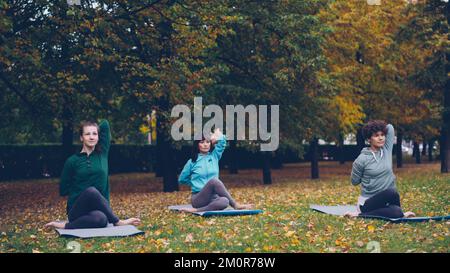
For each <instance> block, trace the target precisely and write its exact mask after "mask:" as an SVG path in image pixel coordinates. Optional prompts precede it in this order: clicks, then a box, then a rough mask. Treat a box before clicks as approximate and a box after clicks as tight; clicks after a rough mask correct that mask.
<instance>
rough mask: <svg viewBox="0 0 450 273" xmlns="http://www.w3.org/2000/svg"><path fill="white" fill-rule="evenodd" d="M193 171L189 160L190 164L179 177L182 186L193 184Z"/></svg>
mask: <svg viewBox="0 0 450 273" xmlns="http://www.w3.org/2000/svg"><path fill="white" fill-rule="evenodd" d="M191 170H192V163H191V160H190V159H189V160H188V162H186V164H185V165H184V167H183V170H182V171H181V173H180V176H179V177H178V183H180V184H186V185H190V184H191Z"/></svg>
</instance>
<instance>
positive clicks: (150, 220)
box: [0, 162, 450, 253]
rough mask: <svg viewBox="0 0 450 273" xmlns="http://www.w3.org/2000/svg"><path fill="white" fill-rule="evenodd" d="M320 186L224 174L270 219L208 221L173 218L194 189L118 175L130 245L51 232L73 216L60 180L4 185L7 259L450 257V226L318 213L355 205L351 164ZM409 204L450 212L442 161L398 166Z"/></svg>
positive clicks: (296, 175) (0, 209)
mask: <svg viewBox="0 0 450 273" xmlns="http://www.w3.org/2000/svg"><path fill="white" fill-rule="evenodd" d="M320 168H321V179H319V180H316V181H312V180H310V179H308V176H309V165H308V164H304V163H302V164H292V165H285V167H284V168H283V169H280V170H273V180H274V182H273V184H272V185H269V186H264V185H262V182H261V180H262V179H261V176H262V172H261V171H260V170H241V171H240V172H239V174H238V175H229V174H227V171H226V170H225V171H222V174H221V179H222V180H223V181H224V183H225V184H226V185H227V186H228V187H229V189H230V192H231V194H232V195H233V196H234V197H235V199H236V200H238V201H239V202H242V203H244V202H245V203H253V204H255V206H256V207H257V208H259V209H263V210H264V213H262V214H259V215H256V216H240V217H215V218H202V217H198V216H193V215H189V214H185V213H175V212H169V211H168V210H167V206H169V205H173V204H183V203H187V202H188V200H189V197H190V192H189V190H188V189H187V188H185V187H182V188H181V191H179V192H174V193H163V192H161V191H162V182H161V180H160V178H155V177H154V175H153V174H137V173H134V174H120V175H112V176H111V177H110V180H111V191H112V192H111V205H112V207H113V210H114V211H115V212H116V214H118V216H119V217H121V218H125V217H135V216H136V217H140V218H141V220H142V225H141V226H140V229H141V230H143V231H145V235H140V236H135V237H127V238H102V239H86V240H81V239H75V240H74V239H65V238H60V237H58V235H57V233H56V232H55V231H54V230H44V229H43V225H44V224H45V223H46V222H48V221H51V220H56V219H61V220H62V219H65V205H66V200H65V198H62V197H59V196H58V183H57V182H58V180H57V179H46V180H24V181H13V182H3V183H0V219H1V220H0V221H1V222H0V252H70V251H71V250H69V249H68V248H67V244H68V243H69V242H70V241H73V240H74V241H77V242H79V243H80V245H81V251H82V252H370V250H369V249H368V248H367V245H368V243H369V242H371V241H376V242H378V243H379V245H380V250H381V252H445V253H448V252H449V250H450V247H449V246H450V239H449V228H450V222H449V221H447V222H427V223H414V224H391V223H387V222H383V221H379V220H364V219H347V218H344V217H337V216H330V215H324V214H321V213H318V212H314V211H312V210H310V209H309V208H308V207H309V204H311V203H316V204H328V205H334V204H354V203H355V202H356V199H357V197H358V195H359V187H354V186H352V185H351V184H350V181H349V173H350V170H351V162H347V163H346V164H345V165H339V164H338V163H335V162H321V163H320ZM394 172H395V173H396V175H397V186H398V189H399V192H400V196H401V201H402V207H403V208H404V209H405V210H412V211H414V212H416V214H417V215H418V216H422V215H427V216H434V215H446V214H450V206H449V194H450V175H447V174H446V175H443V174H440V173H439V165H438V164H429V163H427V164H421V165H415V164H406V165H405V166H404V168H402V169H398V170H397V169H396V170H394Z"/></svg>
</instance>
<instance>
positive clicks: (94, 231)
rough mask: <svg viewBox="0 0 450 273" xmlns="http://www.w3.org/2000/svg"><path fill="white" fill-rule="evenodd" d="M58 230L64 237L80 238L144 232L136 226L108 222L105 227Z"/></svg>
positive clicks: (118, 235)
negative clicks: (115, 224)
mask: <svg viewBox="0 0 450 273" xmlns="http://www.w3.org/2000/svg"><path fill="white" fill-rule="evenodd" d="M56 231H57V232H58V233H59V235H60V236H64V237H78V238H93V237H123V236H133V235H139V234H144V232H143V231H140V230H139V229H137V228H136V227H135V226H132V225H127V226H114V225H112V224H108V226H107V227H105V228H83V229H59V228H57V229H56Z"/></svg>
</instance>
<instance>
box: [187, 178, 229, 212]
mask: <svg viewBox="0 0 450 273" xmlns="http://www.w3.org/2000/svg"><path fill="white" fill-rule="evenodd" d="M191 202H192V207H194V208H196V209H198V211H210V210H223V209H226V208H227V207H228V205H230V206H232V207H233V208H234V207H235V206H236V202H235V201H234V200H233V198H232V197H231V195H230V193H229V192H228V191H227V189H226V188H225V185H224V184H223V183H222V181H220V180H219V179H217V178H213V179H211V180H209V181H208V183H206V185H205V186H204V187H203V189H202V190H201V191H199V192H198V193H195V194H193V195H192V198H191Z"/></svg>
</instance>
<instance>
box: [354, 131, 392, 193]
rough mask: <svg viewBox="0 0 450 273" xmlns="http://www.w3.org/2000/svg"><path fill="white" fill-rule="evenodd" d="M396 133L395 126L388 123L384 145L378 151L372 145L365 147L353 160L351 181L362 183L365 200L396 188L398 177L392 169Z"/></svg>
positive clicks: (355, 183)
mask: <svg viewBox="0 0 450 273" xmlns="http://www.w3.org/2000/svg"><path fill="white" fill-rule="evenodd" d="M394 135H395V132H394V127H393V126H392V125H391V124H388V125H387V134H386V140H385V143H384V146H383V147H382V148H381V149H380V150H379V151H378V152H374V151H372V150H371V149H370V147H366V148H363V149H362V150H361V154H360V155H359V156H358V158H356V160H355V161H354V162H353V168H352V175H351V181H352V184H353V185H358V184H360V185H361V197H362V198H363V200H365V199H367V198H370V197H372V196H374V195H375V194H377V193H379V192H381V191H383V190H386V189H389V188H394V189H395V188H396V186H395V180H396V177H395V175H394V172H393V171H392V149H393V146H394Z"/></svg>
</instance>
